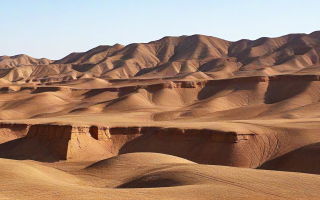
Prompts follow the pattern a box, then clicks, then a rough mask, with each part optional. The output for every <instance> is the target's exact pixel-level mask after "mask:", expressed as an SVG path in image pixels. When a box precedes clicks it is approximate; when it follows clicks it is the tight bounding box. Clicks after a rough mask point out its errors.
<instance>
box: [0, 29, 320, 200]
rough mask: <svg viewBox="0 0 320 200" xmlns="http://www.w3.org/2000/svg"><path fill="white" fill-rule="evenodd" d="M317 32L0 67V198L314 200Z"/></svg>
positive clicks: (318, 142)
mask: <svg viewBox="0 0 320 200" xmlns="http://www.w3.org/2000/svg"><path fill="white" fill-rule="evenodd" d="M319 100H320V32H318V31H316V32H313V33H310V34H289V35H285V36H281V37H277V38H267V37H262V38H260V39H257V40H246V39H243V40H239V41H235V42H231V41H227V40H223V39H220V38H216V37H211V36H204V35H192V36H180V37H164V38H162V39H159V40H156V41H152V42H149V43H133V44H129V45H126V46H124V45H121V44H115V45H112V46H98V47H95V48H93V49H91V50H88V51H87V52H81V53H71V54H69V55H67V56H66V57H64V58H62V59H60V60H50V59H46V58H42V59H35V58H32V57H30V56H28V55H16V56H1V57H0V178H1V182H0V188H1V189H0V199H44V198H47V199H235V198H236V199H317V198H319V196H320V191H319V189H318V188H319V187H320V176H319V175H318V174H320V159H319V158H318V155H319V154H318V153H320V133H319V130H320V129H319V128H320V101H319Z"/></svg>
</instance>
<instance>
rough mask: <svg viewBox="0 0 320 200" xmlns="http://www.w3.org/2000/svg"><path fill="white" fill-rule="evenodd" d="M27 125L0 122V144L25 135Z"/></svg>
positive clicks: (27, 128)
mask: <svg viewBox="0 0 320 200" xmlns="http://www.w3.org/2000/svg"><path fill="white" fill-rule="evenodd" d="M29 127H30V126H29V125H27V124H0V144H2V143H5V142H8V141H10V140H14V139H17V138H21V137H24V136H26V135H27V132H28V130H29Z"/></svg>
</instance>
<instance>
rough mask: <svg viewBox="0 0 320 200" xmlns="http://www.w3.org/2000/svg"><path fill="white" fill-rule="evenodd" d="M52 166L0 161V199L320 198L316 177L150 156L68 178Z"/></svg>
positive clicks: (118, 160)
mask: <svg viewBox="0 0 320 200" xmlns="http://www.w3.org/2000/svg"><path fill="white" fill-rule="evenodd" d="M60 165H61V164H60ZM68 165H69V166H70V167H68ZM52 166H53V167H55V168H59V167H61V166H62V165H61V166H58V165H53V164H51V165H50V166H42V165H41V164H39V163H35V162H31V161H23V162H22V161H14V160H5V159H0V171H1V175H0V176H1V180H2V181H1V183H0V184H1V188H2V190H1V192H0V194H1V196H2V197H7V198H24V199H43V198H50V199H70V198H77V199H97V198H103V199H115V198H116V199H128V198H135V199H149V198H152V199H164V198H165V199H176V198H183V199H195V198H197V199H198V198H201V199H213V198H214V199H215V198H217V199H218V198H228V199H230V198H237V199H288V198H293V199H297V198H316V197H317V196H318V195H319V193H318V192H317V189H316V188H317V187H319V184H320V179H319V178H318V176H316V175H307V174H297V173H289V172H273V171H263V170H254V169H240V168H231V167H223V166H207V165H199V164H196V163H192V162H189V161H187V160H183V159H180V158H177V157H172V156H167V155H161V154H149V153H139V154H127V155H122V156H118V157H114V158H111V159H108V160H104V161H100V162H99V163H96V164H93V165H91V166H89V167H87V168H85V169H81V167H77V169H76V168H74V167H72V164H68V163H65V164H64V165H63V166H64V169H63V170H65V171H67V172H64V171H61V170H59V169H54V168H52ZM84 166H85V165H84ZM132 169H135V170H132ZM8 183H10V184H8ZM31 188H32V189H31ZM116 188H118V189H116ZM119 188H122V189H119ZM125 188H131V189H125ZM133 188H134V189H133ZM17 190H18V191H19V192H17Z"/></svg>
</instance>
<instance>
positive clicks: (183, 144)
mask: <svg viewBox="0 0 320 200" xmlns="http://www.w3.org/2000/svg"><path fill="white" fill-rule="evenodd" d="M0 133H2V134H1V135H2V138H3V137H4V136H5V135H6V136H8V137H7V141H6V142H4V143H2V144H0V157H2V158H12V159H32V160H38V161H45V162H54V161H59V160H67V161H71V162H72V161H96V160H101V159H105V158H109V157H112V156H115V155H118V154H124V153H131V152H157V153H165V154H170V155H175V156H179V157H182V158H186V159H188V160H191V161H194V162H197V163H202V164H215V165H228V166H237V167H251V168H254V167H258V166H260V165H261V164H263V163H264V162H266V161H268V160H270V159H271V158H274V157H276V156H280V155H282V154H284V153H287V152H288V151H291V150H292V149H294V148H297V147H299V146H303V145H306V144H308V143H310V142H312V141H315V140H317V141H320V137H318V136H316V135H314V136H313V137H312V138H311V137H310V139H309V140H301V136H302V133H301V134H298V133H295V134H288V133H287V132H279V131H268V132H260V133H249V134H243V133H236V132H223V131H216V130H209V129H180V128H160V127H99V126H71V125H52V124H38V125H25V124H2V125H1V126H0ZM288 141H290V145H288Z"/></svg>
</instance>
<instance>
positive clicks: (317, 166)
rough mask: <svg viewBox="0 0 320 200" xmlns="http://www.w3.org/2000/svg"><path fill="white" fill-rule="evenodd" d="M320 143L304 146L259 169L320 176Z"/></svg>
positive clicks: (268, 162)
mask: <svg viewBox="0 0 320 200" xmlns="http://www.w3.org/2000/svg"><path fill="white" fill-rule="evenodd" d="M319 154H320V142H318V143H314V144H310V145H306V146H303V147H301V148H298V149H295V150H293V151H291V152H289V153H286V154H284V155H282V156H280V157H277V158H275V159H273V160H270V161H267V162H266V163H264V164H263V165H261V166H260V167H259V169H267V170H277V171H290V172H303V173H310V174H320V159H319Z"/></svg>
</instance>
